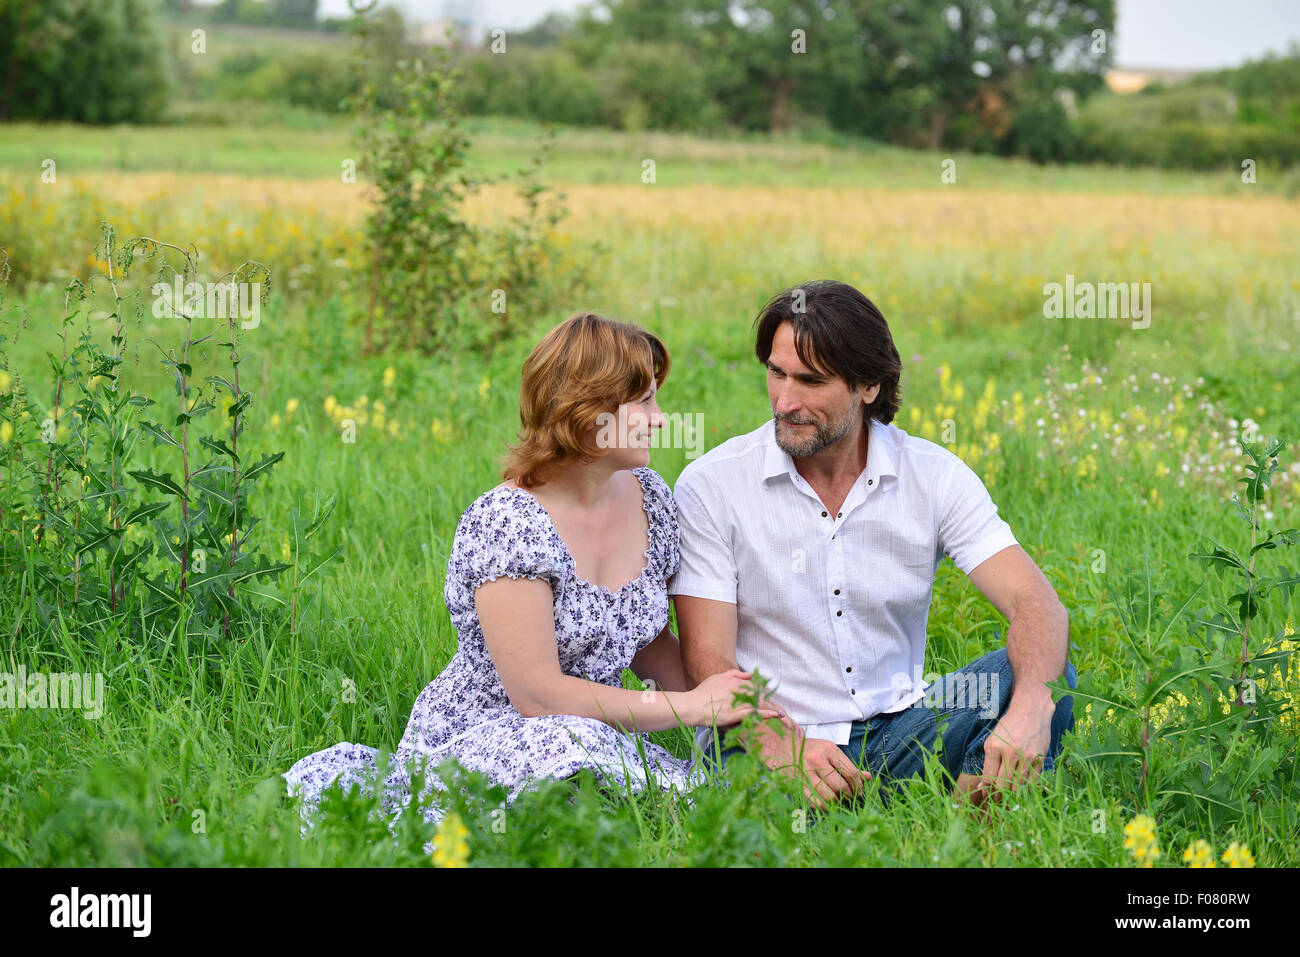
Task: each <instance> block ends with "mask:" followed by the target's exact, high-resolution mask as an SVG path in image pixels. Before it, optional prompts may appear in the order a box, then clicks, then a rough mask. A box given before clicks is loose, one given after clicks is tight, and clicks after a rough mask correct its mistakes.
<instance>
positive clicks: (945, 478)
mask: <svg viewBox="0 0 1300 957" xmlns="http://www.w3.org/2000/svg"><path fill="white" fill-rule="evenodd" d="M673 495H674V497H675V498H676V500H677V515H678V525H679V527H680V530H681V539H680V547H681V565H680V567H679V569H678V571H677V574H676V575H674V576H673V577H672V579H671V580H670V581H669V583H668V593H669V594H670V595H693V596H696V597H699V598H711V599H714V600H716V601H725V602H732V603H734V604H735V605H736V617H737V633H736V663H737V664H738V665H739V666H740V667H741V668H742V669H744V670H751V669H754V668H757V669H758V670H759V671H760V672H761V673H762V674H763V675H765V676H766V677H768V678H770V679H773V681H774V682H775V683H776V685H777V690H776V692H775V697H776V699H777V700H778V701H779V702H780V703H781V704H782V705H783V706H784V707H785V708H786V710H787V711H788V713H789V714H790V717H791V718H793V719H794V720H795V721H797V722H798V723H799V724H800V725H801V726H802V727H803V728H804V729H805V731H806V732H807V734H808V736H809V737H813V738H824V739H827V740H830V741H834V742H835V743H837V744H847V743H848V740H849V733H850V731H851V729H852V722H853V721H855V720H865V719H867V718H870V717H873V716H874V715H877V714H880V713H883V712H893V711H901V710H902V709H903V708H905V707H907V706H908V705H910V704H912V703H913V702H914V701H916V700H917V699H919V698H920V697H921V696H922V690H923V688H922V681H921V674H922V668H923V665H924V661H925V632H926V618H927V616H928V614H929V609H930V596H931V591H932V589H933V586H934V576H935V571H936V570H937V569H938V566H939V562H940V561H941V560H942V559H943V556H944V555H945V554H947V555H948V556H950V557H951V558H952V560H953V562H954V563H955V564H956V565H957V567H958V568H960V569H961V570H962V571H963V572H966V573H967V574H969V573H970V572H971V571H972V570H974V569H975V568H976V567H977V566H978V565H980V563H982V562H983V561H984V560H985V559H986V558H989V557H990V556H992V555H995V554H997V553H998V552H1000V551H1002V550H1003V549H1004V548H1007V547H1008V546H1010V545H1015V544H1016V539H1015V536H1014V535H1013V534H1012V532H1011V528H1010V526H1009V525H1007V523H1006V522H1005V521H1003V520H1002V519H1001V518H1000V517H999V516H998V510H997V506H996V505H994V504H993V501H992V499H991V498H990V497H989V493H988V491H987V489H985V487H984V483H983V482H981V481H980V479H979V476H977V475H976V474H975V473H974V472H973V471H972V470H971V468H970V467H969V466H968V465H966V464H965V463H964V462H963V461H962V460H961V459H959V458H958V457H957V456H956V455H954V454H953V453H952V452H949V451H948V450H947V449H945V448H943V447H942V446H939V445H936V444H935V443H933V442H929V441H927V440H925V439H921V438H917V437H915V436H911V435H908V434H907V433H906V432H904V431H903V430H902V429H899V428H898V427H896V426H894V425H883V424H881V423H880V422H878V421H875V420H873V421H872V423H871V436H870V439H869V441H868V445H867V464H866V468H864V469H863V471H862V473H861V474H860V475H859V476H858V480H857V482H856V483H855V484H854V485H853V488H852V489H851V490H850V491H849V494H848V497H847V498H846V499H845V500H844V504H843V506H841V509H840V513H839V514H838V515H831V514H828V513H827V511H826V506H825V505H824V504H823V503H822V501H821V499H819V498H818V497H817V493H816V492H814V491H813V489H812V486H810V485H809V484H808V482H807V481H806V480H805V479H804V478H803V476H801V475H800V474H799V473H798V471H797V470H796V469H795V467H794V460H793V459H792V458H791V457H790V456H789V455H788V454H787V453H785V452H784V451H782V450H781V448H780V446H778V445H777V444H776V439H775V436H774V431H773V421H772V420H771V419H769V420H768V421H767V422H765V423H764V424H763V425H762V426H760V427H759V428H757V429H755V430H754V431H753V432H750V433H748V434H747V435H740V436H736V437H735V438H733V439H730V440H728V441H727V442H724V443H723V444H722V445H720V446H718V447H717V448H715V449H712V450H711V451H709V452H707V453H705V454H704V455H703V456H701V457H700V458H698V459H696V460H695V461H693V462H691V463H689V464H688V465H687V466H686V468H685V469H684V470H683V471H682V474H681V476H680V478H679V479H678V480H677V485H676V487H675V489H674V492H673ZM711 734H712V731H711V729H708V728H701V729H700V731H699V735H698V736H699V739H700V740H701V743H703V741H704V740H706V739H707V737H709V736H711Z"/></svg>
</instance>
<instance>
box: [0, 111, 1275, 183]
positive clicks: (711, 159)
mask: <svg viewBox="0 0 1300 957" xmlns="http://www.w3.org/2000/svg"><path fill="white" fill-rule="evenodd" d="M178 113H179V114H180V115H186V116H191V117H197V119H199V120H200V122H194V123H187V124H185V125H169V126H152V127H129V126H118V127H108V128H90V127H84V126H77V125H73V124H66V123H59V124H34V123H15V124H8V125H6V126H5V136H4V137H3V138H2V139H0V169H8V170H13V171H17V172H24V171H25V172H29V173H31V175H32V176H33V177H34V178H38V177H39V175H40V171H41V169H42V167H41V163H42V162H43V161H44V160H45V159H47V158H53V159H54V160H55V161H56V163H57V164H58V169H59V172H61V173H66V174H75V175H83V174H90V173H96V172H113V171H123V172H141V171H167V172H180V173H184V172H196V173H237V174H241V175H248V176H253V175H260V176H288V177H295V178H304V179H315V178H324V177H328V178H331V179H333V178H336V177H337V176H338V175H339V170H340V164H341V163H342V162H343V160H344V159H346V158H349V157H352V158H355V157H356V155H357V152H356V147H355V146H354V145H353V143H352V141H351V138H350V137H351V133H350V127H349V126H348V124H347V123H345V122H344V121H341V120H329V119H326V118H323V117H321V116H319V115H318V114H313V113H310V112H307V111H302V110H296V109H293V108H287V107H286V108H281V107H272V106H269V105H267V104H244V105H234V106H231V105H222V106H219V107H217V106H211V107H210V106H208V105H206V104H198V103H192V104H181V105H180V106H179V107H178ZM217 120H219V122H216V121H217ZM465 128H466V131H467V133H468V134H469V136H470V139H471V154H472V156H473V161H474V163H475V165H476V166H477V167H478V168H479V169H481V170H483V171H484V172H487V173H505V172H510V171H512V170H515V169H518V168H519V166H520V165H522V164H523V163H524V162H525V161H526V160H527V158H528V157H529V156H530V155H531V154H532V151H533V150H534V149H535V147H536V144H537V143H538V142H539V139H540V136H541V133H542V127H541V126H539V125H538V124H536V123H532V122H529V121H525V120H514V119H506V118H495V117H491V118H488V117H476V118H471V119H469V120H468V121H467V122H466V124H465ZM646 159H653V160H654V161H655V164H656V182H657V183H658V184H659V185H663V186H688V185H695V184H716V185H722V186H840V187H853V188H873V187H874V188H882V189H939V188H944V189H958V190H959V189H963V188H973V189H991V190H1009V191H1024V192H1041V191H1045V192H1062V193H1144V194H1154V195H1174V196H1179V195H1216V196H1218V195H1223V196H1233V195H1241V196H1246V195H1254V194H1256V193H1266V194H1267V193H1277V192H1280V191H1285V190H1286V189H1288V188H1290V187H1289V186H1288V184H1289V183H1290V180H1288V179H1286V178H1285V177H1282V178H1279V177H1276V176H1272V175H1264V174H1261V175H1260V177H1259V181H1258V182H1257V183H1255V184H1252V185H1246V184H1243V183H1242V182H1241V178H1240V170H1231V169H1228V170H1224V171H1221V172H1214V173H1187V172H1179V171H1171V170H1158V169H1127V168H1113V167H1108V166H1103V165H1079V166H1039V165H1036V164H1034V163H1030V162H1027V161H1022V160H1006V159H1000V158H997V157H992V156H986V155H979V154H963V153H942V152H925V151H918V150H907V149H902V148H899V147H895V146H888V145H884V144H881V143H878V142H875V141H872V140H865V139H859V138H852V137H846V136H840V135H836V136H831V137H811V138H808V139H806V140H801V139H799V138H798V137H795V136H791V137H773V136H766V135H736V136H734V137H732V138H729V139H706V138H703V137H698V136H688V135H685V134H677V133H624V132H617V131H612V130H599V129H567V130H564V131H563V135H562V136H561V137H560V140H559V146H558V149H557V150H556V151H555V153H554V154H553V155H552V156H551V157H550V158H549V159H548V161H547V167H546V168H547V177H548V178H549V179H551V180H552V181H554V182H559V183H594V184H624V185H637V184H640V183H641V182H642V180H641V176H642V169H643V166H642V163H643V161H644V160H646ZM947 159H954V160H955V161H956V164H957V165H956V176H957V179H956V183H955V184H945V183H943V182H942V181H941V178H940V177H941V174H942V172H943V162H944V161H945V160H947Z"/></svg>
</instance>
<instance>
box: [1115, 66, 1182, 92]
mask: <svg viewBox="0 0 1300 957" xmlns="http://www.w3.org/2000/svg"><path fill="white" fill-rule="evenodd" d="M1197 72H1198V71H1196V70H1166V69H1159V68H1152V69H1144V68H1141V67H1124V68H1117V69H1114V70H1111V71H1109V72H1108V73H1107V74H1106V85H1107V86H1108V87H1110V89H1111V90H1112V91H1113V92H1115V93H1136V92H1138V90H1140V89H1142V88H1143V87H1144V86H1146V85H1147V84H1149V83H1153V82H1155V81H1157V80H1158V81H1160V82H1161V83H1164V84H1171V83H1181V82H1182V81H1183V80H1186V79H1187V78H1188V77H1190V76H1194V75H1195V74H1196V73H1197Z"/></svg>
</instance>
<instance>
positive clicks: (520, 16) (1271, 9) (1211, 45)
mask: <svg viewBox="0 0 1300 957" xmlns="http://www.w3.org/2000/svg"><path fill="white" fill-rule="evenodd" d="M387 2H393V3H396V5H397V6H399V7H401V8H402V9H403V10H404V11H405V12H406V14H407V15H408V17H410V18H413V19H416V20H421V21H427V20H432V19H435V18H437V17H439V16H441V15H442V13H443V10H444V9H445V8H447V7H450V6H458V7H459V8H460V9H461V10H467V11H470V13H471V16H472V17H473V19H474V20H475V21H476V26H477V28H478V31H479V32H480V33H483V32H486V30H488V29H490V28H492V27H498V26H499V27H503V28H505V30H507V31H510V30H519V29H522V28H524V27H528V26H531V25H532V24H534V23H536V22H537V21H538V20H540V19H541V18H542V17H543V16H545V15H546V14H547V13H548V12H550V11H552V10H563V11H566V12H572V11H574V10H576V9H578V7H579V6H581V5H582V4H583V0H387ZM936 2H939V0H936ZM1117 7H1118V15H1119V16H1118V22H1117V23H1116V25H1115V32H1116V34H1117V36H1116V37H1114V49H1115V61H1114V62H1115V65H1116V66H1121V67H1164V68H1167V69H1197V68H1205V69H1209V68H1214V67H1223V66H1236V65H1238V64H1240V63H1242V62H1243V61H1245V60H1247V59H1257V58H1259V57H1260V56H1262V55H1263V54H1264V53H1266V52H1268V51H1270V50H1272V51H1276V52H1278V53H1284V52H1286V49H1287V44H1288V42H1290V41H1294V42H1296V43H1300V0H1117ZM320 10H321V13H322V14H323V15H326V16H345V15H346V14H347V12H348V5H347V0H320Z"/></svg>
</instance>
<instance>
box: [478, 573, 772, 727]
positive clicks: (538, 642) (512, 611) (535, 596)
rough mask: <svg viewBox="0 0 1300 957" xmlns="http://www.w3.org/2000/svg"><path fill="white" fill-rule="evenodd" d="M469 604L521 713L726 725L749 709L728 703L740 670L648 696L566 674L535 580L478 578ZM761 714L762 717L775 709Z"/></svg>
mask: <svg viewBox="0 0 1300 957" xmlns="http://www.w3.org/2000/svg"><path fill="white" fill-rule="evenodd" d="M474 605H475V608H476V609H477V611H478V620H479V625H480V626H481V627H482V629H483V641H484V644H486V645H487V650H488V654H489V655H491V657H492V663H493V665H495V666H496V669H497V674H498V675H499V676H500V677H501V684H502V686H503V687H504V688H505V691H506V694H507V695H509V697H510V703H511V704H512V705H513V706H514V708H515V710H516V711H518V712H519V713H520V714H522V715H523V716H524V717H526V718H537V717H541V716H542V715H547V714H574V715H579V716H580V717H584V718H595V719H596V720H597V721H604V722H605V723H606V724H608V725H611V726H613V727H615V728H620V729H622V730H626V731H632V732H637V731H663V730H666V729H668V728H675V727H677V726H678V725H679V724H685V725H690V726H700V725H705V724H713V723H714V722H715V721H721V722H723V723H730V722H735V721H739V720H740V719H741V718H742V717H743V714H744V711H745V710H747V708H746V707H744V706H742V708H739V709H738V708H736V707H735V706H734V705H733V704H732V700H733V696H734V694H735V692H736V691H737V690H739V688H740V687H741V685H743V684H744V683H745V680H746V679H747V678H748V675H745V674H744V673H743V672H741V671H739V670H736V671H729V672H727V673H725V674H721V675H714V676H712V677H711V678H709V680H708V681H707V682H706V683H705V684H703V685H701V686H700V687H698V688H696V689H694V690H692V691H663V692H659V693H656V694H650V695H647V694H645V693H644V692H641V691H632V690H629V689H626V688H611V687H610V686H608V685H603V684H601V683H600V682H598V681H588V680H587V679H585V678H575V677H573V676H571V675H566V674H565V673H564V672H563V671H561V670H560V659H559V654H558V652H557V650H556V642H555V596H554V594H553V593H552V591H551V587H550V585H549V584H547V583H546V582H545V581H542V580H540V579H536V578H518V579H515V578H498V579H496V580H495V581H490V582H484V583H483V584H482V585H480V586H479V587H478V589H477V591H475V593H474ZM658 642H659V639H658V638H656V639H655V643H658ZM673 644H674V645H675V644H676V639H674V640H673ZM678 667H679V668H680V664H679V665H678ZM683 683H684V682H683ZM759 713H760V715H762V716H765V717H767V716H772V715H775V714H777V713H778V712H777V711H774V710H773V711H768V710H767V709H763V710H760V712H759Z"/></svg>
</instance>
